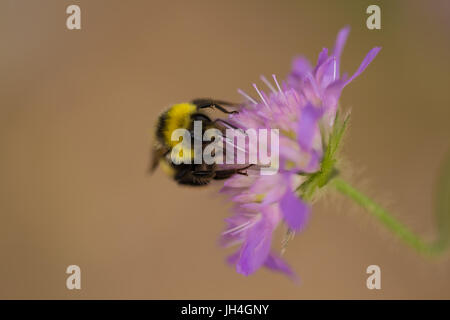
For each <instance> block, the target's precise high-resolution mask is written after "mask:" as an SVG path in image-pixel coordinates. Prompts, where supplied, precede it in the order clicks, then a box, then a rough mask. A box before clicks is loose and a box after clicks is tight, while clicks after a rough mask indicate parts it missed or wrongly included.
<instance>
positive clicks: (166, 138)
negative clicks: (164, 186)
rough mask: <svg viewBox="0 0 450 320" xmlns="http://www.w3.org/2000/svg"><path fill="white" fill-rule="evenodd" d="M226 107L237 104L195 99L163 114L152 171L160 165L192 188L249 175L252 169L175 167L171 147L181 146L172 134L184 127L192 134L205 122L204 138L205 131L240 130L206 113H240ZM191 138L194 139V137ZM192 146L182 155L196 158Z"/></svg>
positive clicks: (182, 165)
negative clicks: (208, 111)
mask: <svg viewBox="0 0 450 320" xmlns="http://www.w3.org/2000/svg"><path fill="white" fill-rule="evenodd" d="M224 106H227V107H236V104H234V103H231V102H226V101H220V100H213V99H195V100H193V101H191V102H186V103H179V104H175V105H172V106H171V107H170V108H169V109H168V110H166V111H165V112H163V113H162V114H161V115H160V116H159V118H158V121H157V124H156V132H155V136H156V144H155V146H154V147H153V152H152V160H151V167H150V171H151V172H153V171H154V170H155V169H156V168H157V167H158V165H161V167H162V169H163V170H164V171H165V172H166V173H167V174H168V175H169V176H171V177H172V178H173V179H174V180H175V181H177V182H178V183H179V184H185V185H192V186H201V185H206V184H208V183H209V182H211V180H213V179H214V180H220V179H227V178H229V177H231V176H232V175H234V174H244V175H246V174H247V172H246V169H247V168H248V167H250V166H246V167H243V168H242V167H241V168H231V169H230V168H227V169H225V168H220V167H218V165H217V164H215V163H213V164H206V163H203V162H202V163H201V164H194V163H190V164H188V163H181V164H174V163H173V162H172V160H171V153H172V148H173V147H175V145H176V144H178V142H177V141H172V139H171V137H172V132H173V131H174V130H176V129H179V128H182V129H186V130H188V131H189V132H192V131H193V128H194V121H201V122H202V131H203V132H202V135H203V133H204V131H205V130H207V129H209V128H216V129H218V130H220V131H222V132H223V131H224V128H234V129H237V128H236V127H234V126H233V125H232V124H230V123H228V122H227V121H225V120H223V119H221V118H217V119H215V120H212V119H211V117H210V116H209V115H208V114H206V113H205V112H204V111H205V110H206V109H217V110H218V111H220V112H222V113H224V114H227V115H228V114H232V113H237V112H238V111H229V110H227V109H226V108H225V107H224ZM191 136H192V137H193V134H191ZM193 145H194V144H193V143H191V146H192V148H191V150H186V151H185V150H183V152H188V153H190V156H191V158H193V155H194V147H193Z"/></svg>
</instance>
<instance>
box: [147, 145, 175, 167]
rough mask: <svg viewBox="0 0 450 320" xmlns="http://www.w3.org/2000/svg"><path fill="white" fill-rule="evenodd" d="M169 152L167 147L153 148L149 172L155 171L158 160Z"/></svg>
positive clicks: (158, 146) (156, 146) (157, 146)
mask: <svg viewBox="0 0 450 320" xmlns="http://www.w3.org/2000/svg"><path fill="white" fill-rule="evenodd" d="M169 150H170V149H169V148H168V147H164V146H161V145H155V146H153V149H152V155H151V163H150V168H149V171H150V172H153V171H155V169H156V168H157V167H158V164H159V160H160V159H161V158H162V157H164V156H165V155H166V154H167V152H169Z"/></svg>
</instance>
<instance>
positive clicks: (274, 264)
mask: <svg viewBox="0 0 450 320" xmlns="http://www.w3.org/2000/svg"><path fill="white" fill-rule="evenodd" d="M264 266H265V267H267V268H269V269H271V270H273V271H278V272H281V273H284V274H285V275H287V276H288V277H289V278H291V279H292V280H293V281H294V282H297V283H298V282H299V278H298V277H297V275H296V274H295V273H294V271H292V269H291V268H290V267H289V265H288V264H287V263H286V262H284V260H283V259H282V258H281V257H280V256H278V255H277V254H275V253H273V252H272V253H270V254H269V256H268V257H267V259H266V262H265V263H264Z"/></svg>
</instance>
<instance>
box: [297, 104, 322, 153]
mask: <svg viewBox="0 0 450 320" xmlns="http://www.w3.org/2000/svg"><path fill="white" fill-rule="evenodd" d="M322 113H323V111H322V109H319V108H317V107H314V106H313V105H312V104H308V105H306V106H305V108H303V110H302V113H301V115H300V118H299V121H298V126H297V141H298V143H299V145H300V147H301V148H302V149H303V150H306V151H309V150H311V148H312V145H313V139H314V135H315V134H316V132H317V126H318V125H317V122H318V120H319V119H320V117H321V116H322Z"/></svg>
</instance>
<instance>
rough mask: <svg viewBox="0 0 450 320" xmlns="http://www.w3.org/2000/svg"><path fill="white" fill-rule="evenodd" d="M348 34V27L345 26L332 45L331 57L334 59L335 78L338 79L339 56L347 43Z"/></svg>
mask: <svg viewBox="0 0 450 320" xmlns="http://www.w3.org/2000/svg"><path fill="white" fill-rule="evenodd" d="M349 33H350V27H349V26H346V27H344V28H342V29H341V30H340V31H339V33H338V35H337V37H336V44H335V45H334V49H333V55H334V56H335V57H336V78H339V75H340V73H339V67H340V62H341V61H340V60H341V54H342V50H343V49H344V46H345V42H347V37H348V34H349Z"/></svg>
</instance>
